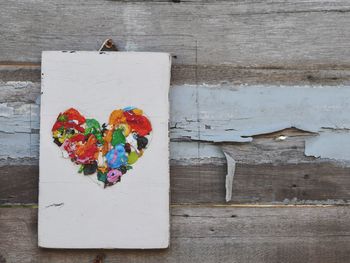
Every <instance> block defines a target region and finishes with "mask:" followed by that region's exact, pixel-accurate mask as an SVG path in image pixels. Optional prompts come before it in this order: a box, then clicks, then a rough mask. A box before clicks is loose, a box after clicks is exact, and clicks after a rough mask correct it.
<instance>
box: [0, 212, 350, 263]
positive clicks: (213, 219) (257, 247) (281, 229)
mask: <svg viewBox="0 0 350 263" xmlns="http://www.w3.org/2000/svg"><path fill="white" fill-rule="evenodd" d="M56 209H59V208H56ZM171 215H172V219H171V246H170V248H169V249H166V250H144V251H142V250H54V249H39V248H38V247H37V209H33V208H0V222H1V224H0V233H1V235H0V236H1V237H0V259H1V260H2V262H21V263H34V262H35V263H44V262H51V263H63V262H65V263H68V262H71V263H78V262H79V263H80V262H93V260H94V258H95V257H96V255H98V254H104V255H105V262H111V263H112V262H115V263H116V262H135V263H137V262H143V263H145V262H152V263H153V262H201V263H205V262H252V263H254V262H257V263H264V262H266V263H267V262H268V263H278V262H281V260H282V261H283V262H286V263H294V262H295V263H299V262H309V263H323V262H325V263H326V262H333V263H344V262H347V260H348V259H349V257H350V246H349V242H350V231H349V229H350V223H349V220H348V218H349V216H350V210H349V207H289V208H288V207H287V208H253V207H252V208H239V207H191V206H175V207H173V208H172V209H171ZM91 227H93V226H91ZM87 231H88V230H87ZM106 231H108V229H106ZM101 235H103V233H101ZM95 238H99V237H98V236H97V237H95Z"/></svg>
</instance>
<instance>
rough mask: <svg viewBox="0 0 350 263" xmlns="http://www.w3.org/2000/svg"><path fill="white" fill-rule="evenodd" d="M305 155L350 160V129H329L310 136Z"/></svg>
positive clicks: (306, 143)
mask: <svg viewBox="0 0 350 263" xmlns="http://www.w3.org/2000/svg"><path fill="white" fill-rule="evenodd" d="M305 155H306V156H315V157H318V158H327V159H334V160H338V161H346V162H350V131H347V130H345V131H336V130H327V131H323V132H321V133H320V136H317V137H312V138H309V139H308V140H306V142H305Z"/></svg>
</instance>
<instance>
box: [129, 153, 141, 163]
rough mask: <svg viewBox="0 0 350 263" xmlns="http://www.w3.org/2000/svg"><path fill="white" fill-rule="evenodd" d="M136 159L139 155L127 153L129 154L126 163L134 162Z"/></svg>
mask: <svg viewBox="0 0 350 263" xmlns="http://www.w3.org/2000/svg"><path fill="white" fill-rule="evenodd" d="M138 159H139V156H138V155H137V153H136V152H131V153H129V156H128V164H134V163H136V161H137V160H138Z"/></svg>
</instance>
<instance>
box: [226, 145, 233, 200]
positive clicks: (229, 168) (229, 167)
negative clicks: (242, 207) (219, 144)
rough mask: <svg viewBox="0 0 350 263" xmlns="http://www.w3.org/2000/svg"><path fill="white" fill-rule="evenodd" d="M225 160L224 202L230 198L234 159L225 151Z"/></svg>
mask: <svg viewBox="0 0 350 263" xmlns="http://www.w3.org/2000/svg"><path fill="white" fill-rule="evenodd" d="M224 154H225V157H226V161H227V175H226V180H225V188H226V198H225V199H226V202H229V201H231V199H232V187H233V177H234V176H235V170H236V161H235V160H234V159H233V158H232V157H231V156H230V155H229V154H228V153H226V152H224Z"/></svg>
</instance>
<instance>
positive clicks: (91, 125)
mask: <svg viewBox="0 0 350 263" xmlns="http://www.w3.org/2000/svg"><path fill="white" fill-rule="evenodd" d="M88 134H93V135H95V137H96V139H97V140H98V141H99V142H100V143H101V144H103V136H102V131H101V126H100V123H99V122H98V121H97V120H95V119H86V128H85V132H84V135H85V136H86V135H88Z"/></svg>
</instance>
